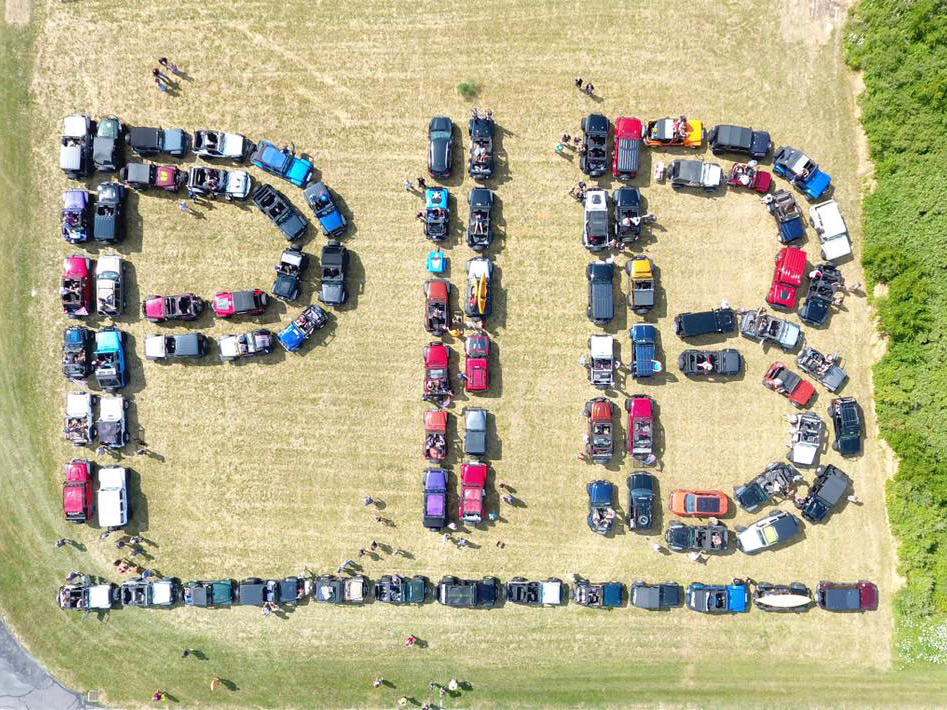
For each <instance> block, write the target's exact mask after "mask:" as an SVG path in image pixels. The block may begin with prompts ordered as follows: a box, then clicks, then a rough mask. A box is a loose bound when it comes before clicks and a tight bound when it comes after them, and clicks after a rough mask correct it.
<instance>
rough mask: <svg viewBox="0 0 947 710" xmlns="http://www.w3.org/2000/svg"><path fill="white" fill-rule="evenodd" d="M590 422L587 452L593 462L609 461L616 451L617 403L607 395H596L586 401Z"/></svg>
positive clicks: (586, 416) (587, 435)
mask: <svg viewBox="0 0 947 710" xmlns="http://www.w3.org/2000/svg"><path fill="white" fill-rule="evenodd" d="M584 413H585V418H586V420H587V422H588V430H587V433H586V437H587V441H586V444H585V452H586V453H587V454H588V455H589V458H590V459H591V460H592V463H602V464H605V463H608V462H609V461H611V460H612V454H613V453H614V452H615V424H614V421H613V419H614V416H615V405H614V404H612V402H611V400H609V399H607V398H606V397H596V398H595V399H590V400H589V401H588V402H586V403H585V410H584Z"/></svg>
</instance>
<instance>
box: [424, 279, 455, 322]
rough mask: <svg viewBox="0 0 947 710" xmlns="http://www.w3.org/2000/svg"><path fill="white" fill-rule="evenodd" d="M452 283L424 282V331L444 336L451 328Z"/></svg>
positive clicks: (439, 280) (441, 281)
mask: <svg viewBox="0 0 947 710" xmlns="http://www.w3.org/2000/svg"><path fill="white" fill-rule="evenodd" d="M449 301H450V282H449V281H445V280H444V279H428V280H427V281H425V282H424V330H426V331H427V332H428V333H433V334H434V335H443V334H444V332H445V331H446V330H447V329H448V328H449V327H450V309H449Z"/></svg>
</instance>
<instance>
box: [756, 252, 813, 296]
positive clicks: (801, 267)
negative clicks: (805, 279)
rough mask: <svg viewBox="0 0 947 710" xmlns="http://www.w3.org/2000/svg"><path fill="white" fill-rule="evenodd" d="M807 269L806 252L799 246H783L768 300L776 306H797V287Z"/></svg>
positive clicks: (778, 256)
mask: <svg viewBox="0 0 947 710" xmlns="http://www.w3.org/2000/svg"><path fill="white" fill-rule="evenodd" d="M805 271H806V253H805V252H804V251H803V250H802V249H799V248H798V247H783V248H782V249H780V250H779V253H778V254H777V255H776V271H775V273H774V274H773V283H772V285H771V286H770V287H769V293H768V294H767V296H766V302H767V303H768V304H769V305H771V306H774V307H776V308H785V309H787V310H788V309H792V308H795V307H796V289H797V288H798V287H799V285H800V284H801V283H802V275H803V274H804V273H805Z"/></svg>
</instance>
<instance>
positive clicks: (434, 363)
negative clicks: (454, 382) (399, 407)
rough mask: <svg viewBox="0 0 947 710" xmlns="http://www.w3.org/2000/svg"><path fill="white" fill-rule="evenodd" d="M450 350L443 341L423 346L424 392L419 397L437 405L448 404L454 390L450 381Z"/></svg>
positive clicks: (444, 405)
mask: <svg viewBox="0 0 947 710" xmlns="http://www.w3.org/2000/svg"><path fill="white" fill-rule="evenodd" d="M449 366H450V350H448V349H447V346H446V345H444V344H443V343H439V342H436V341H435V342H433V343H430V344H428V345H426V346H424V393H423V394H422V395H421V399H423V400H426V401H428V402H431V403H432V404H434V405H436V406H438V407H446V406H447V405H448V404H450V401H451V398H452V397H453V394H454V390H453V388H452V387H451V383H450V370H449Z"/></svg>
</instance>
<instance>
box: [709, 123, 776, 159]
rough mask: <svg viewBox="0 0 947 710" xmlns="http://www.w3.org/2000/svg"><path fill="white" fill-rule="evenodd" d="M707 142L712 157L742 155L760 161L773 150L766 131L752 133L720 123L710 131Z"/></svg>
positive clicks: (747, 129)
mask: <svg viewBox="0 0 947 710" xmlns="http://www.w3.org/2000/svg"><path fill="white" fill-rule="evenodd" d="M707 142H708V143H709V144H710V150H712V151H713V153H714V155H721V154H723V153H744V154H746V155H749V156H750V157H751V158H755V159H756V160H762V159H763V158H765V157H766V156H767V155H769V152H770V151H771V150H772V149H773V141H772V139H770V137H769V133H767V132H766V131H754V130H753V129H752V128H746V127H744V126H732V125H730V124H727V123H721V124H719V125H716V126H714V127H713V128H711V129H710V133H708V134H707Z"/></svg>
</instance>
